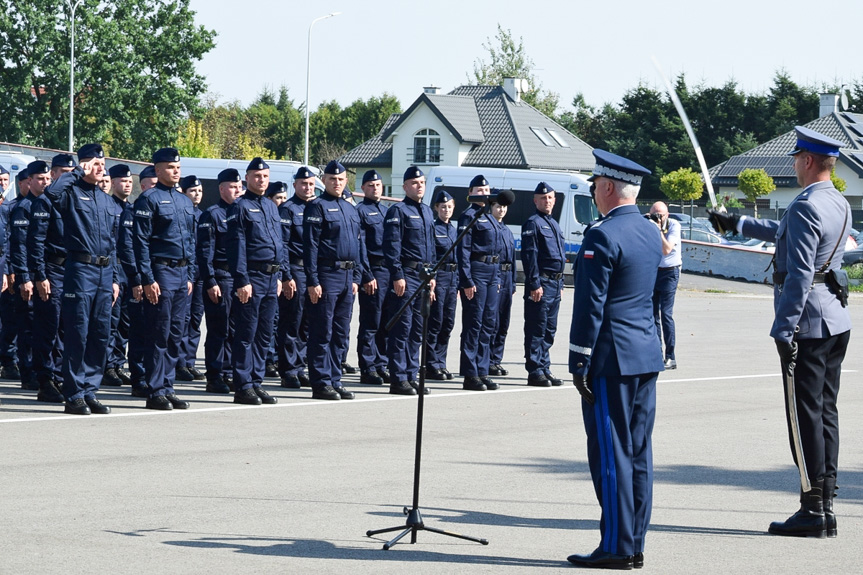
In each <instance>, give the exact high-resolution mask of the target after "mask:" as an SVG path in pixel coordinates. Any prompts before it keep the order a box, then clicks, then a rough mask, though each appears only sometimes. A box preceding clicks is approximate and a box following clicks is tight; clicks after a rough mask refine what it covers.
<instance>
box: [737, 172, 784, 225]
mask: <svg viewBox="0 0 863 575" xmlns="http://www.w3.org/2000/svg"><path fill="white" fill-rule="evenodd" d="M737 189H738V190H740V191H741V192H743V195H744V196H746V199H747V200H749V201H750V202H752V203H753V204H755V200H756V199H758V198H760V197H761V196H766V195H767V194H769V193H770V192H772V191H773V190H775V189H776V184H774V183H773V178H771V177H770V176H768V175H767V172H766V171H764V170H763V169H762V170H755V169H752V168H748V169H746V170H743V171H742V172H740V173H739V174H737ZM755 217H756V218H757V217H758V206H757V205H756V206H755Z"/></svg>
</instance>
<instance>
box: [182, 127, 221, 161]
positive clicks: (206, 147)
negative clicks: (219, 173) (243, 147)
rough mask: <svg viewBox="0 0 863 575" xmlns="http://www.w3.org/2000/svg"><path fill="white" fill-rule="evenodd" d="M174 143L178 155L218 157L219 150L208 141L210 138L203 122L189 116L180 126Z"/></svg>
mask: <svg viewBox="0 0 863 575" xmlns="http://www.w3.org/2000/svg"><path fill="white" fill-rule="evenodd" d="M175 145H176V148H177V151H179V152H180V155H181V156H185V157H187V158H218V157H219V151H218V150H217V149H216V147H215V146H214V145H212V144H211V143H210V139H209V138H208V137H207V134H206V133H205V132H204V127H203V123H202V122H200V121H198V120H195V119H193V118H189V119H188V120H187V121H186V122H185V123H184V124H183V126H181V127H180V134H179V136H177V142H176V144H175Z"/></svg>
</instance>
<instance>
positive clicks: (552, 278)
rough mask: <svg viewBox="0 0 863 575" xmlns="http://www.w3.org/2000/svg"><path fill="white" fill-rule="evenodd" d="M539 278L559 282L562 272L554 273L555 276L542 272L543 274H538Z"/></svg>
mask: <svg viewBox="0 0 863 575" xmlns="http://www.w3.org/2000/svg"><path fill="white" fill-rule="evenodd" d="M539 277H541V278H547V279H550V280H559V279H560V278H562V277H563V272H560V273H556V274H549V273H545V272H543V273H541V274H539Z"/></svg>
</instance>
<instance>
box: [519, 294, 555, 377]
mask: <svg viewBox="0 0 863 575" xmlns="http://www.w3.org/2000/svg"><path fill="white" fill-rule="evenodd" d="M540 284H541V285H542V299H541V300H539V301H538V302H534V301H533V300H531V299H530V292H527V293H525V294H524V360H525V361H524V367H525V369H527V372H528V373H529V374H544V373H545V372H546V371H548V370H549V369H550V368H551V355H550V353H549V352H550V351H551V346H552V345H554V336H555V334H556V333H557V314H558V311H560V292H561V291H562V290H563V278H561V279H559V280H555V279H551V278H547V277H540ZM525 291H527V290H525Z"/></svg>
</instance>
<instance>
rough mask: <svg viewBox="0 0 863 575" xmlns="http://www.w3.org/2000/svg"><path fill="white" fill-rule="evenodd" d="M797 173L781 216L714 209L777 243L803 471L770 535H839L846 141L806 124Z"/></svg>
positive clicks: (787, 366)
mask: <svg viewBox="0 0 863 575" xmlns="http://www.w3.org/2000/svg"><path fill="white" fill-rule="evenodd" d="M795 130H796V132H797V143H796V145H795V147H794V149H793V150H792V151H791V152H790V153H789V154H790V155H793V156H794V172H795V174H796V175H797V183H798V185H799V186H800V187H801V188H803V191H802V192H800V194H798V195H797V197H796V198H794V200H793V201H792V202H791V203H790V204H788V208H787V209H786V211H785V214H784V215H783V217H782V219H781V220H780V221H775V220H757V219H752V218H748V217H746V216H737V215H732V214H725V213H719V212H715V211H711V212H710V219H711V222H712V223H713V225H714V227H715V228H717V229H718V230H723V231H725V230H736V231H738V232H740V233H742V234H743V235H745V236H747V237H752V238H758V239H761V240H764V241H770V242H775V243H776V257H775V259H774V266H775V272H774V274H773V284H774V292H773V301H774V308H775V312H776V313H775V316H776V317H775V319H774V321H773V327H772V328H771V330H770V337H772V338H773V339H774V340H775V343H776V349H777V351H778V352H779V360H780V364H781V366H782V372H783V380H784V385H785V393H784V394H783V395H784V397H785V416H786V423H787V427H788V439H789V443H790V444H791V455H792V458H793V460H794V463H795V465H796V466H797V471H798V472H799V476H800V509H799V510H798V511H797V512H796V513H794V514H793V515H792V516H791V517H789V518H788V519H786V520H785V521H774V522H773V523H771V524H770V527H769V528H768V531H769V532H770V533H772V534H774V535H785V536H792V537H817V538H821V537H825V536H827V537H836V535H837V525H836V515H835V513H834V511H833V498H834V497H835V495H836V489H837V483H836V482H837V477H838V467H839V465H838V464H839V461H838V458H839V412H838V409H837V405H836V399H837V396H838V395H839V378H840V373H841V371H842V361H843V359H844V358H845V351H846V349H847V347H848V340H849V338H850V335H851V317H850V314H849V313H848V307H847V303H848V301H847V291H845V290H847V277H846V276H845V272H844V271H842V270H841V269H840V266H841V265H842V255H843V253H844V251H845V238H847V237H848V230H849V229H850V228H851V209H850V206H849V205H848V201H847V200H846V199H845V198H844V197H843V196H842V194H841V193H840V192H839V191H837V190H836V188H835V187H834V186H833V183H832V181H831V179H830V174H831V172H832V171H833V168H834V167H835V165H836V159H837V158H838V156H839V149H840V148H843V147H845V144H843V143H842V142H840V141H839V140H836V139H834V138H830V137H828V136H825V135H824V134H820V133H818V132H815V131H814V130H811V129H809V128H806V127H802V126H797V127H796V128H795Z"/></svg>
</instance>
